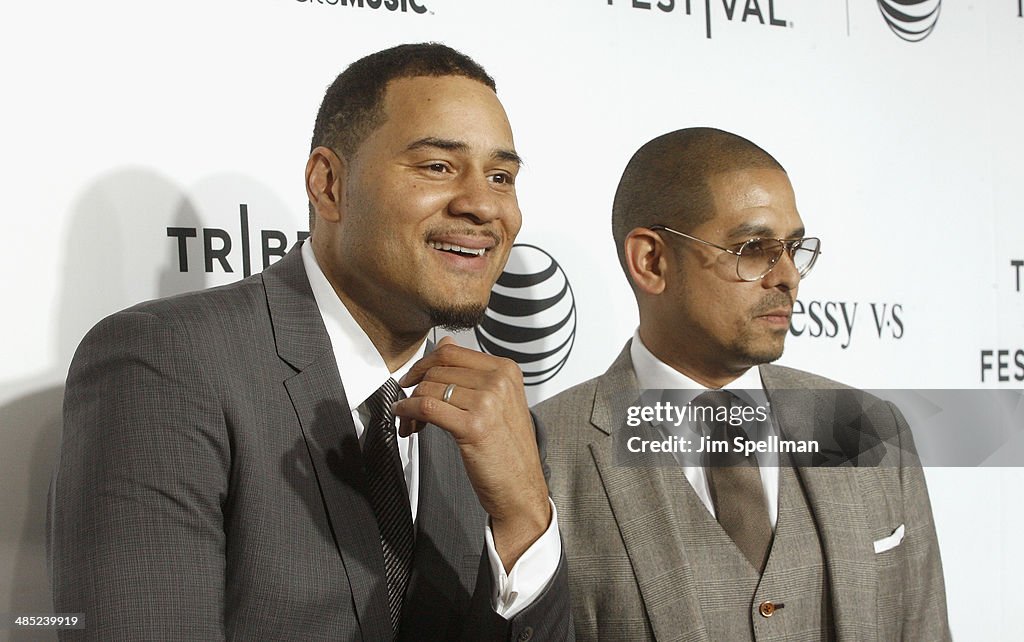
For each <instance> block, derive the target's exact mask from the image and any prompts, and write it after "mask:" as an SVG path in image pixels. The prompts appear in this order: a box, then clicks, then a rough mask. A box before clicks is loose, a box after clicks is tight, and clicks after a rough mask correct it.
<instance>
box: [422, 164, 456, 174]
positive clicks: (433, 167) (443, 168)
mask: <svg viewBox="0 0 1024 642" xmlns="http://www.w3.org/2000/svg"><path fill="white" fill-rule="evenodd" d="M426 168H427V169H428V170H429V171H431V172H436V173H438V174H444V173H446V172H448V171H449V170H450V168H449V167H448V165H447V163H440V162H437V163H429V164H427V165H426Z"/></svg>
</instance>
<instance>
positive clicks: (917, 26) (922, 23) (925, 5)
mask: <svg viewBox="0 0 1024 642" xmlns="http://www.w3.org/2000/svg"><path fill="white" fill-rule="evenodd" d="M878 9H879V10H880V11H881V12H882V17H883V18H885V22H886V24H888V25H889V28H890V29H892V32H893V33H894V34H896V35H897V36H899V37H900V38H902V39H904V40H906V41H907V42H919V41H921V40H924V39H925V38H927V37H928V35H929V34H930V33H931V32H932V30H933V29H935V24H936V23H937V22H938V21H939V13H941V11H942V0H878Z"/></svg>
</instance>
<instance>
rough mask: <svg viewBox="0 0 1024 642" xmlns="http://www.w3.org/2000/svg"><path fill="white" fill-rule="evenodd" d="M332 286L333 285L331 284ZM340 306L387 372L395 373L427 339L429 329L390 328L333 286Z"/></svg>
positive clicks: (377, 316)
mask: <svg viewBox="0 0 1024 642" xmlns="http://www.w3.org/2000/svg"><path fill="white" fill-rule="evenodd" d="M332 285H333V283H332ZM333 287H334V291H335V292H336V293H337V294H338V298H339V299H341V302H342V304H343V305H344V306H345V307H346V308H348V311H349V314H351V315H352V318H353V319H355V322H356V323H358V324H359V327H360V328H362V330H363V332H365V333H366V336H367V337H369V339H370V342H371V343H373V347H375V348H377V352H379V353H380V356H381V357H382V358H383V359H384V363H385V364H386V365H387V367H388V372H395V371H396V370H398V369H399V368H401V367H402V366H403V365H404V364H405V363H406V362H407V361H409V359H412V357H413V355H415V354H416V351H417V350H419V348H420V346H421V345H422V344H423V341H424V340H425V339H426V338H427V333H428V332H430V328H429V327H428V328H425V329H412V330H408V331H401V330H399V329H396V328H394V327H392V326H390V325H389V324H388V323H386V322H385V321H384V320H383V319H381V317H380V315H375V314H373V313H372V312H371V311H369V310H367V309H366V308H364V307H362V306H360V305H359V304H358V303H357V302H356V301H355V300H354V299H352V298H350V297H348V296H347V295H346V294H345V293H344V292H343V291H342V290H341V289H340V288H338V287H337V286H333Z"/></svg>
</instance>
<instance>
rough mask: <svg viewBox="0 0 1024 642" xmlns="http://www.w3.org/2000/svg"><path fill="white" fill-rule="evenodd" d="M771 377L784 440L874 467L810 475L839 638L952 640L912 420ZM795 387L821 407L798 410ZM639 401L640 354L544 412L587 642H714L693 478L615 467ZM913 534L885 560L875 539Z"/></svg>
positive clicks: (867, 400)
mask: <svg viewBox="0 0 1024 642" xmlns="http://www.w3.org/2000/svg"><path fill="white" fill-rule="evenodd" d="M761 375H762V378H763V381H764V384H765V387H766V391H767V393H768V395H769V398H770V400H771V401H772V408H773V411H774V412H775V413H776V417H777V419H778V421H779V423H780V424H781V426H779V429H780V431H781V432H782V433H783V435H784V436H786V437H788V438H792V439H811V438H815V436H818V435H821V436H823V437H824V438H825V439H823V441H826V442H835V441H839V442H840V446H842V447H843V448H845V449H848V450H849V452H850V453H852V454H853V461H854V462H855V463H857V464H860V465H864V464H872V465H867V466H865V467H806V468H798V469H797V472H798V475H799V478H800V480H801V482H802V484H803V486H804V489H805V491H806V494H807V497H808V500H809V504H810V508H811V511H812V514H813V517H814V520H815V522H816V523H817V525H818V530H819V535H820V537H821V542H822V549H823V552H824V556H825V563H826V567H827V575H828V581H829V588H830V592H831V596H832V611H833V616H834V621H835V628H836V634H837V636H838V639H840V640H858V641H861V640H899V639H911V640H943V639H948V638H949V626H948V622H947V617H946V600H945V589H944V586H943V579H942V567H941V563H940V560H939V549H938V543H937V541H936V538H935V528H934V525H933V523H932V515H931V507H930V504H929V501H928V494H927V490H926V488H925V481H924V476H923V475H922V471H921V469H920V467H919V466H918V465H917V460H916V457H914V455H913V452H914V450H913V443H912V442H911V441H910V432H909V430H908V429H907V425H906V422H905V420H904V419H903V417H902V415H901V414H900V413H899V411H898V410H897V409H896V408H895V407H893V406H891V405H890V404H887V403H884V402H881V401H880V400H878V399H877V398H875V397H871V396H870V395H867V394H866V393H862V392H860V391H856V390H854V389H852V388H848V387H846V386H842V385H841V384H837V383H835V382H832V381H829V380H826V379H823V378H821V377H816V376H814V375H810V374H807V373H804V372H799V371H796V370H791V369H788V368H781V367H776V366H762V367H761ZM787 389H796V390H801V391H802V392H801V394H803V395H805V396H803V397H802V399H805V400H807V399H809V398H812V399H813V401H814V402H813V403H809V404H806V405H807V406H808V407H793V405H792V404H789V405H787V404H786V403H785V400H786V395H785V393H783V391H784V390H787ZM827 389H830V390H827ZM813 391H821V392H817V393H816V392H813ZM807 395H810V397H808V396H807ZM638 396H639V390H638V387H637V381H636V375H635V373H634V371H633V366H632V361H631V359H630V356H629V345H628V344H627V346H626V349H625V350H623V352H622V353H621V354H620V355H619V357H618V358H617V359H616V361H615V362H614V363H613V364H612V366H611V367H610V368H609V369H608V371H607V372H606V373H605V374H604V375H602V376H600V377H597V378H596V379H592V380H590V381H587V382H585V383H582V384H580V385H578V386H576V387H574V388H571V389H569V390H566V391H565V392H563V393H561V394H559V395H556V396H555V397H553V398H551V399H549V400H547V401H545V402H543V403H541V404H539V405H538V406H537V407H536V408H535V409H534V410H535V413H536V415H537V417H538V418H539V419H540V421H541V422H543V424H544V426H545V427H546V428H547V431H548V433H547V434H548V457H547V461H548V465H549V466H550V467H551V477H552V481H551V484H550V487H551V494H552V497H553V498H554V501H555V504H556V505H557V507H558V517H559V527H560V529H561V532H562V537H563V540H564V541H565V544H566V550H567V552H568V555H569V565H570V567H572V569H573V574H572V577H571V578H570V592H571V593H572V601H573V619H574V621H575V625H576V632H577V636H578V638H579V639H581V640H598V639H604V640H619V639H623V640H625V639H628V640H654V639H657V640H661V641H664V640H707V639H708V634H707V631H706V629H705V626H704V623H703V620H702V614H701V612H700V606H699V600H698V590H699V589H698V587H699V584H700V583H701V582H703V581H710V580H711V579H712V578H697V577H694V574H693V572H692V570H691V568H690V565H689V563H688V561H687V551H686V550H684V548H683V547H682V546H681V543H680V542H681V537H680V535H679V533H680V532H683V531H682V530H681V529H686V528H688V524H686V523H682V522H683V520H680V519H678V516H679V515H680V514H681V512H682V511H681V509H680V508H679V507H680V506H681V501H680V493H681V491H682V489H683V488H684V487H685V485H686V484H687V481H686V478H685V476H684V475H683V472H682V469H681V468H680V467H679V466H678V465H671V464H674V460H672V458H671V455H665V457H667V458H668V460H669V462H670V465H665V466H623V465H617V463H616V455H615V452H614V447H613V443H614V442H615V441H616V440H615V439H614V436H615V433H616V431H617V430H619V428H620V427H621V426H622V425H623V420H624V418H625V416H626V408H627V406H629V405H632V404H635V403H636V401H637V398H638ZM834 426H845V427H851V426H852V427H853V429H852V430H847V431H843V432H852V433H853V435H852V436H851V437H841V438H840V439H838V440H834V439H831V436H832V433H833V432H834V430H833V428H834ZM823 431H824V432H823ZM844 439H845V441H846V442H847V443H845V444H843V443H841V442H843V441H844ZM620 452H621V451H620ZM619 461H620V463H621V460H619ZM901 524H902V525H904V527H905V537H904V539H903V541H902V543H901V544H899V545H898V546H896V547H895V548H892V549H891V550H888V551H884V552H882V553H879V554H876V553H875V552H874V547H873V542H875V541H877V540H880V539H882V538H885V537H887V536H889V535H891V534H892V533H893V531H894V530H895V529H896V528H897V527H899V526H900V525H901Z"/></svg>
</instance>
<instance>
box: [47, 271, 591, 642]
mask: <svg viewBox="0 0 1024 642" xmlns="http://www.w3.org/2000/svg"><path fill="white" fill-rule="evenodd" d="M348 409H349V403H348V400H347V399H346V398H345V391H344V390H343V389H342V385H341V378H340V376H339V374H338V368H337V364H336V361H335V357H334V353H333V351H332V349H331V345H330V340H329V339H328V336H327V332H326V330H325V329H324V326H323V322H322V320H321V317H320V314H319V311H318V309H317V307H316V303H315V301H314V299H313V295H312V291H311V290H310V287H309V283H308V281H307V279H306V275H305V271H304V269H303V265H302V260H301V256H300V253H299V252H298V251H293V252H291V253H290V254H289V255H287V256H286V257H284V258H283V259H282V260H281V261H280V262H278V263H276V264H275V265H273V266H271V267H270V268H268V269H267V270H265V271H264V272H263V273H262V274H257V275H255V276H253V277H250V278H247V279H245V280H243V281H240V282H238V283H235V284H232V285H229V286H225V287H221V288H216V289H212V290H206V291H203V292H197V293H191V294H186V295H182V296H178V297H173V298H169V299H164V300H158V301H152V302H148V303H144V304H141V305H138V306H136V307H134V308H131V309H128V310H125V311H123V312H119V313H117V314H115V315H113V316H111V317H109V318H107V319H105V320H104V321H102V322H101V323H99V324H98V325H97V326H96V327H95V328H94V329H93V330H92V331H91V332H90V333H89V334H88V336H86V338H85V339H84V341H83V342H82V345H81V346H80V347H79V349H78V352H77V354H76V355H75V359H74V362H73V363H72V365H71V370H70V372H69V374H68V383H67V391H66V395H65V401H64V431H63V438H62V444H61V453H60V462H59V464H58V469H57V473H56V477H55V484H54V487H53V491H52V497H51V509H52V515H51V531H50V540H49V541H48V545H49V552H50V559H51V568H52V571H51V572H52V581H53V589H54V603H55V608H56V611H57V612H65V613H83V612H84V614H85V622H86V626H87V629H86V630H85V631H84V632H76V633H68V634H67V637H68V638H71V637H78V636H81V637H84V638H88V639H96V640H116V639H132V640H138V639H159V640H214V639H220V638H228V639H238V640H366V641H377V640H387V639H389V638H390V623H389V617H388V610H387V588H386V583H385V579H384V577H385V576H384V561H383V555H382V552H381V546H380V540H379V535H378V531H377V523H376V520H375V518H374V514H373V510H372V508H371V506H370V504H369V502H368V499H367V497H366V494H365V492H366V491H365V479H364V473H363V468H362V463H361V451H360V447H359V444H358V442H357V440H356V434H355V428H354V426H353V424H352V418H351V414H350V413H349V410H348ZM420 435H421V436H420V490H419V509H418V518H417V537H416V548H415V552H414V569H413V575H412V579H411V582H410V585H409V589H408V593H407V595H406V599H405V608H404V612H403V621H402V625H401V638H403V639H416V640H434V639H436V640H449V639H465V640H505V639H526V637H521V636H527V634H531V633H532V634H533V635H534V636H535V637H538V638H540V639H562V638H564V637H566V636H571V624H570V623H569V616H568V612H569V608H568V599H567V579H566V573H565V560H564V558H563V560H562V562H561V566H560V570H559V574H558V575H557V577H556V578H555V579H554V580H553V581H552V583H551V585H550V586H549V587H548V589H547V591H546V592H545V593H544V595H542V596H541V597H540V598H539V599H538V600H537V601H536V602H535V603H534V604H533V605H531V606H530V607H529V608H527V609H526V610H524V611H523V612H522V613H520V614H519V615H517V616H516V617H515V618H513V619H512V621H511V622H506V621H505V620H504V619H503V618H501V617H499V616H498V615H496V614H495V613H494V612H493V611H492V609H491V606H490V595H491V586H492V578H491V573H490V570H489V566H488V564H487V560H486V553H485V550H484V543H483V535H484V525H485V523H486V514H485V513H484V511H483V509H482V508H481V507H480V505H479V503H478V501H477V499H476V495H475V494H474V492H473V489H472V487H471V486H470V483H469V480H468V478H467V477H466V474H465V470H464V467H463V464H462V460H461V458H460V456H459V451H458V448H457V446H456V444H455V442H454V440H453V439H452V438H451V437H450V436H449V435H448V434H447V433H446V432H444V431H442V430H440V429H438V428H436V427H428V428H427V429H426V430H424V431H423V432H421V433H420Z"/></svg>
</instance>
